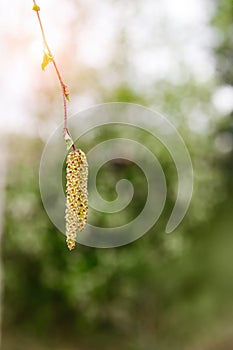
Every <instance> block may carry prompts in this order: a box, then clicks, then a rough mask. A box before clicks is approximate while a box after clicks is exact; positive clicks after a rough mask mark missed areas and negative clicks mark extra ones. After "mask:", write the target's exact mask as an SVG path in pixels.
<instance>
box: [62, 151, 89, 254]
mask: <svg viewBox="0 0 233 350" xmlns="http://www.w3.org/2000/svg"><path fill="white" fill-rule="evenodd" d="M66 164H67V167H66V242H67V245H68V248H69V249H70V250H72V249H74V247H75V240H76V232H77V230H78V231H82V230H83V229H84V227H85V225H86V222H87V214H88V192H87V181H88V164H87V159H86V155H85V153H84V152H83V151H81V150H79V149H78V150H75V151H73V152H70V153H69V154H68V156H67V160H66Z"/></svg>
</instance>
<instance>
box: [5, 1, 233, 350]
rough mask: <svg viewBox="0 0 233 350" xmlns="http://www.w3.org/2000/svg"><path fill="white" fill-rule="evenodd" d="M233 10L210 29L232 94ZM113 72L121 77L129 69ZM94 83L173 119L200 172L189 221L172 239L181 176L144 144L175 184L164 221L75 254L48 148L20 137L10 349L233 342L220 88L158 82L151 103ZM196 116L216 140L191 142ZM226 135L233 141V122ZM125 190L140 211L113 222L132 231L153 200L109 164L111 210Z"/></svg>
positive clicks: (13, 192) (126, 170) (9, 259)
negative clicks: (43, 180)
mask: <svg viewBox="0 0 233 350" xmlns="http://www.w3.org/2000/svg"><path fill="white" fill-rule="evenodd" d="M231 10H232V1H230V0H222V1H219V5H218V9H217V13H216V16H215V17H214V18H213V23H212V25H213V26H215V27H217V28H218V29H219V30H221V31H222V33H223V37H224V40H223V41H222V42H221V44H220V45H219V47H218V48H216V60H217V62H218V66H219V81H221V82H224V83H228V84H232V72H233V71H232V67H231V65H230V57H231V56H232V55H231V53H232V41H231V40H230V33H231V34H232V16H233V11H231ZM226 62H227V63H226ZM114 64H115V66H116V62H114V61H113V62H112V67H114ZM108 68H109V67H108ZM116 69H118V71H117V72H118V74H119V75H121V69H122V67H118V68H116ZM80 74H81V73H80ZM83 74H84V75H85V72H84V73H83ZM95 74H96V73H93V76H95V78H94V79H96V84H98V86H99V87H100V90H99V91H100V99H101V100H102V101H109V100H112V101H126V102H134V103H141V104H147V105H154V106H158V108H159V109H160V110H161V111H163V112H165V113H167V115H169V116H171V118H173V119H172V122H174V123H175V125H177V127H178V129H179V131H180V132H181V134H182V135H183V137H184V139H185V142H186V143H187V146H188V148H189V151H190V154H191V157H192V160H193V165H194V171H195V186H194V194H193V200H192V204H191V207H190V210H189V212H188V214H187V215H186V217H185V220H184V221H183V222H182V224H181V225H180V227H179V228H178V229H177V230H176V232H175V233H173V234H172V235H170V236H166V235H164V227H165V225H166V219H167V217H168V215H169V213H170V210H171V208H172V205H173V204H174V200H175V194H174V193H175V188H176V181H177V179H176V175H175V168H174V165H173V164H172V160H171V159H170V156H169V154H168V152H167V151H166V150H164V149H163V147H162V146H161V145H160V144H159V142H156V145H155V141H154V140H151V139H150V136H149V135H148V134H146V133H145V132H142V133H141V134H138V135H136V136H137V138H138V139H139V140H140V142H141V143H143V144H145V145H146V146H147V147H148V148H150V149H151V150H152V152H155V153H156V155H157V157H158V159H159V161H160V163H161V164H162V166H163V169H164V171H165V174H166V176H167V181H168V198H167V203H166V207H165V211H164V213H163V215H162V217H161V218H160V220H159V222H158V223H157V224H156V225H155V227H153V228H152V229H151V230H150V232H148V233H147V234H146V235H145V236H144V237H142V238H141V239H140V240H138V241H136V242H134V243H132V244H130V245H127V246H124V247H120V248H116V249H109V250H103V249H99V250H98V249H93V248H88V247H84V246H79V247H78V248H77V249H76V250H75V251H74V252H72V253H70V252H69V251H68V250H67V248H66V245H65V237H64V236H63V235H62V234H60V233H59V232H58V231H57V230H56V228H55V227H54V226H53V224H52V223H51V222H50V221H49V219H48V217H47V215H46V212H45V210H44V208H43V205H42V203H41V199H40V192H39V185H38V168H39V162H40V157H41V153H42V150H43V147H44V143H43V142H42V141H41V139H27V138H24V137H19V136H18V135H17V136H15V135H12V137H11V138H10V140H9V147H10V149H11V150H14V152H10V155H9V157H10V159H9V162H8V177H7V188H6V208H5V227H4V241H3V259H4V269H5V277H4V282H5V292H4V338H3V349H4V350H20V349H25V348H32V346H31V343H30V338H32V339H33V342H34V347H35V349H37V348H38V349H103V350H104V349H109V348H110V349H113V350H114V349H117V348H119V347H121V348H122V349H127V350H144V349H146V350H148V349H149V350H150V349H158V350H167V349H174V350H176V349H177V350H178V349H179V350H181V349H188V348H191V349H204V348H205V345H206V344H209V343H211V341H212V342H213V343H214V342H215V340H216V341H217V340H219V339H221V337H224V336H225V334H229V333H230V332H232V331H233V330H232V326H231V325H232V321H233V300H232V293H233V279H232V275H233V264H232V263H233V259H232V252H231V247H232V244H233V236H232V209H233V201H232V194H233V187H232V153H228V154H221V153H219V152H218V150H216V148H215V143H214V140H215V136H216V135H217V134H218V132H220V131H221V130H222V128H223V122H219V123H218V121H217V120H216V119H215V117H214V116H215V114H216V111H215V110H214V108H213V106H212V105H211V103H210V102H209V101H210V98H211V95H212V93H213V90H214V86H215V83H214V82H208V83H203V84H202V85H198V84H197V83H196V82H195V80H194V79H192V77H190V79H189V80H188V81H186V82H184V83H182V84H180V85H179V86H177V85H175V86H174V85H173V84H171V83H169V82H166V81H165V82H164V81H161V82H157V83H156V88H155V86H154V87H153V86H152V87H151V90H150V91H149V92H144V91H143V89H142V90H141V91H136V90H135V89H134V87H133V86H131V85H130V84H129V83H127V82H119V84H118V85H117V86H114V87H113V88H112V89H109V88H107V87H104V86H101V78H98V77H97V75H95ZM94 86H95V83H94V82H93V85H92V88H94ZM74 90H75V88H74ZM194 109H195V111H196V113H198V112H200V111H202V112H203V111H204V112H205V113H206V114H207V115H211V116H212V117H213V118H211V123H212V124H211V123H210V126H211V128H210V132H209V133H208V132H206V133H195V132H193V131H190V128H189V127H188V121H187V119H186V114H187V111H189V110H194ZM194 117H195V115H193V118H194ZM45 122H46V120H45ZM41 123H42V121H41ZM224 128H225V130H230V128H231V122H230V119H229V118H227V119H226V121H225V122H224ZM119 135H120V136H122V132H119V131H118V132H115V131H114V129H113V130H111V131H110V130H108V129H107V128H106V129H105V128H103V129H101V131H98V132H96V133H95V134H94V135H92V137H91V139H90V137H88V135H87V137H86V139H85V136H84V137H83V139H82V140H80V143H81V146H82V149H84V150H88V149H89V148H91V147H93V145H94V144H98V143H99V142H100V141H102V140H106V139H108V138H110V137H117V136H119ZM127 135H129V134H127ZM134 137H135V134H134ZM155 150H156V151H155ZM120 178H127V179H129V180H130V181H132V183H133V184H134V185H135V188H137V189H138V190H137V191H136V192H135V198H134V200H136V203H137V205H131V206H130V207H129V212H128V211H127V214H124V213H123V214H121V217H120V218H119V217H117V218H115V219H114V220H116V222H119V223H120V224H121V223H122V222H124V220H125V219H128V217H124V215H130V217H134V216H136V215H137V213H138V212H139V211H140V210H141V208H142V207H143V203H144V202H145V196H146V191H147V189H146V186H145V179H144V177H143V174H142V173H141V171H140V169H139V168H138V167H137V166H135V165H134V164H131V163H130V162H126V163H124V162H123V163H117V162H116V163H114V162H113V163H112V162H111V163H107V164H106V165H105V167H103V169H102V170H101V173H100V176H99V178H98V179H97V180H98V181H97V184H98V187H99V189H100V191H101V193H102V195H103V197H104V198H107V199H113V198H114V194H115V188H114V183H116V182H117V180H119V179H120ZM103 184H104V185H103ZM140 188H141V190H140ZM121 220H122V221H121ZM108 222H109V221H108V219H107V218H106V216H105V215H104V214H100V213H98V214H96V216H95V224H97V225H101V224H103V223H104V224H105V225H106V223H108ZM11 334H14V339H13V340H12V337H11ZM231 345H232V347H233V342H232V343H231ZM218 349H221V344H220V345H219V346H218ZM223 349H225V348H224V347H223Z"/></svg>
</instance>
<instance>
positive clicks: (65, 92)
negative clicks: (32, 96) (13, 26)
mask: <svg viewBox="0 0 233 350" xmlns="http://www.w3.org/2000/svg"><path fill="white" fill-rule="evenodd" d="M33 3H34V5H35V6H36V8H34V10H35V11H36V15H37V18H38V21H39V25H40V29H41V34H42V38H43V44H44V48H45V50H46V51H47V54H48V55H49V57H50V58H52V62H53V66H54V68H55V71H56V74H57V77H58V80H59V83H60V85H61V88H62V95H63V110H64V129H63V136H64V138H65V140H66V139H67V137H68V136H69V137H70V138H71V136H70V133H69V130H68V126H67V99H68V100H69V91H68V88H67V85H66V84H65V83H64V81H63V79H62V77H61V73H60V71H59V69H58V66H57V64H56V61H55V59H54V57H53V55H52V52H51V50H50V48H49V45H48V42H47V40H46V36H45V32H44V28H43V25H42V21H41V17H40V13H39V11H40V8H39V6H38V5H37V4H36V1H35V0H33ZM72 147H73V149H74V150H75V149H76V147H75V145H74V144H73V145H72Z"/></svg>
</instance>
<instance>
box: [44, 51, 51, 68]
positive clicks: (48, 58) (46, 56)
mask: <svg viewBox="0 0 233 350" xmlns="http://www.w3.org/2000/svg"><path fill="white" fill-rule="evenodd" d="M52 61H53V56H51V55H50V54H49V53H46V52H45V53H44V57H43V61H42V64H41V67H42V70H44V69H45V67H46V66H47V65H48V64H49V63H50V62H52Z"/></svg>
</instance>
